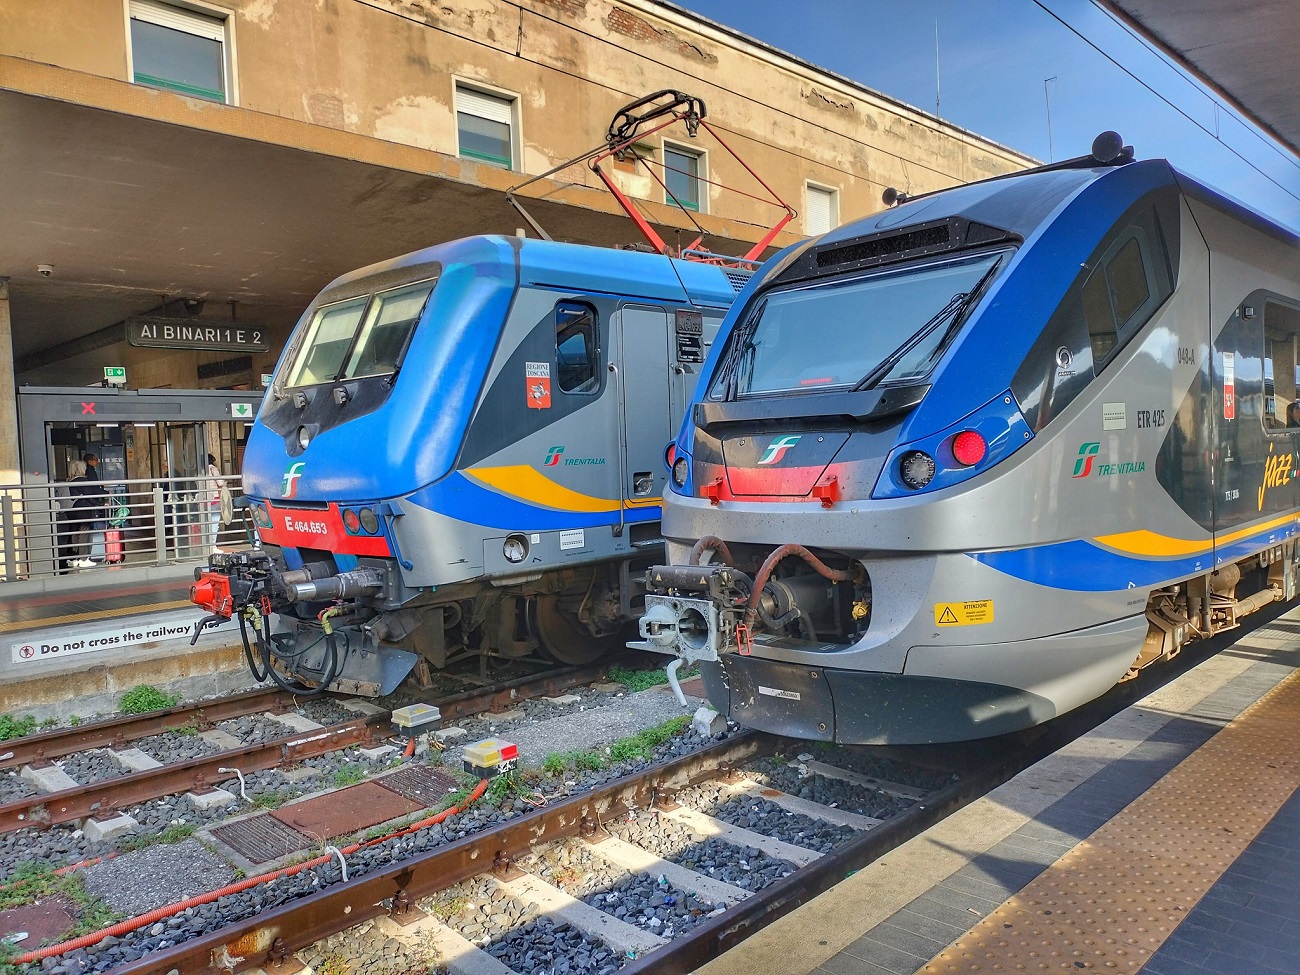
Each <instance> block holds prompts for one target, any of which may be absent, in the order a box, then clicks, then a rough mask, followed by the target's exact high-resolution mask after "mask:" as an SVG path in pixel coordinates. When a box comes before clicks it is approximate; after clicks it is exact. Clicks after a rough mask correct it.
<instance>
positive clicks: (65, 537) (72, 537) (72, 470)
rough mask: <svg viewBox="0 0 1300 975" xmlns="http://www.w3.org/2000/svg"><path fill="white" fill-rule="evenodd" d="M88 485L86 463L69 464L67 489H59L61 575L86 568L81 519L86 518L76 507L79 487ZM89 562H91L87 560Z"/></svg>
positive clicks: (83, 526)
mask: <svg viewBox="0 0 1300 975" xmlns="http://www.w3.org/2000/svg"><path fill="white" fill-rule="evenodd" d="M85 483H86V462H85V461H82V460H74V461H70V462H69V463H68V481H67V486H66V487H61V488H58V489H57V491H58V498H59V515H58V519H57V525H58V571H59V573H60V574H62V573H64V572H67V571H68V570H69V569H80V568H85V566H82V565H81V561H82V552H81V549H82V545H83V538H82V532H83V530H84V529H85V527H86V526H85V525H83V524H81V523H80V521H79V519H81V518H82V517H84V515H83V514H82V512H81V511H79V510H78V509H77V508H76V507H75V505H76V502H77V499H78V498H79V497H80V496H81V492H80V490H79V486H80V485H83V484H85ZM86 561H87V562H89V560H86Z"/></svg>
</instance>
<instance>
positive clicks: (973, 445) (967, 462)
mask: <svg viewBox="0 0 1300 975" xmlns="http://www.w3.org/2000/svg"><path fill="white" fill-rule="evenodd" d="M988 452H989V445H988V444H986V443H985V442H984V438H983V437H981V436H980V435H979V434H978V433H976V432H975V431H974V430H963V431H962V432H961V433H959V434H957V436H955V437H953V438H952V456H953V458H954V459H955V460H956V461H957V463H959V464H961V465H962V466H963V467H974V466H975V465H976V464H978V463H979V462H980V461H982V460H983V459H984V458H985V457H986V456H987V455H988Z"/></svg>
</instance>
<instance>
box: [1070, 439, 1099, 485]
mask: <svg viewBox="0 0 1300 975" xmlns="http://www.w3.org/2000/svg"><path fill="white" fill-rule="evenodd" d="M1099 450H1101V444H1100V443H1099V442H1094V443H1085V444H1080V445H1079V459H1078V460H1076V461H1075V462H1074V473H1073V474H1071V475H1070V476H1071V477H1087V476H1088V475H1089V474H1091V473H1092V459H1093V458H1094V457H1096V456H1097V451H1099Z"/></svg>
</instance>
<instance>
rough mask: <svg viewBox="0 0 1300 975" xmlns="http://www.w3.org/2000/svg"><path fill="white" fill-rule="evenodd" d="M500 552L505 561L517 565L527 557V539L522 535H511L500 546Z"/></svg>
mask: <svg viewBox="0 0 1300 975" xmlns="http://www.w3.org/2000/svg"><path fill="white" fill-rule="evenodd" d="M501 554H502V555H504V556H505V557H506V561H507V562H510V563H512V564H516V565H517V564H518V563H520V562H522V561H523V560H524V559H526V558H528V539H527V538H525V537H524V536H523V535H511V536H510V537H509V538H507V539H506V542H505V544H504V545H503V546H501Z"/></svg>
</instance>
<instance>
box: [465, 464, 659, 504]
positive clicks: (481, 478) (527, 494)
mask: <svg viewBox="0 0 1300 975" xmlns="http://www.w3.org/2000/svg"><path fill="white" fill-rule="evenodd" d="M465 473H466V474H468V475H469V476H470V477H472V478H474V480H476V481H478V482H479V483H481V484H483V485H486V486H487V487H490V488H492V489H493V490H496V491H500V492H501V493H502V494H508V495H510V496H511V497H513V498H517V499H519V500H520V501H524V502H526V503H528V504H532V505H540V506H541V507H544V508H554V509H556V510H557V511H586V512H595V513H600V512H604V511H617V510H618V509H619V508H620V507H626V508H645V507H653V506H654V505H657V504H659V503H660V499H659V498H637V499H636V500H635V501H627V502H619V501H617V500H614V499H612V498H597V497H594V496H592V495H590V494H583V493H582V492H581V491H574V490H572V489H571V488H567V487H565V486H564V485H563V484H556V483H555V482H554V481H552V480H551V479H550V478H549V477H547V476H546V475H545V474H543V473H541V471H539V470H537V469H536V468H533V467H529V466H528V465H527V464H515V465H511V466H509V467H475V468H470V469H469V470H467V471H465Z"/></svg>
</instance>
